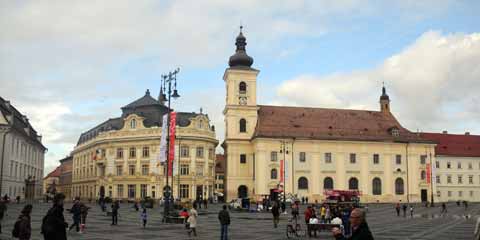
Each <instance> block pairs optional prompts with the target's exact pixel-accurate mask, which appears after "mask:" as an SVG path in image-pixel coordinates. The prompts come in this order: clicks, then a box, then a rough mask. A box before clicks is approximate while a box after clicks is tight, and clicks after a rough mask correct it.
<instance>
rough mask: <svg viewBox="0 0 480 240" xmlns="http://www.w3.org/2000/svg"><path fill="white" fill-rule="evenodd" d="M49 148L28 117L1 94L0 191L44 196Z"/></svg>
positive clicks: (26, 196) (11, 194) (12, 196)
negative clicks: (45, 163) (44, 169)
mask: <svg viewBox="0 0 480 240" xmlns="http://www.w3.org/2000/svg"><path fill="white" fill-rule="evenodd" d="M46 151H47V148H46V147H45V146H43V144H42V136H41V135H39V134H38V133H37V131H35V129H34V128H33V127H32V125H31V124H30V122H29V120H28V117H27V116H25V115H23V114H22V113H21V112H20V111H19V110H17V109H16V108H15V107H14V106H13V105H12V104H11V103H10V101H7V100H5V99H3V98H2V97H0V193H1V195H2V196H5V195H7V196H9V197H10V198H12V199H14V198H15V197H17V196H20V198H22V199H24V198H26V199H38V198H41V197H42V188H43V184H42V179H43V164H44V158H45V152H46Z"/></svg>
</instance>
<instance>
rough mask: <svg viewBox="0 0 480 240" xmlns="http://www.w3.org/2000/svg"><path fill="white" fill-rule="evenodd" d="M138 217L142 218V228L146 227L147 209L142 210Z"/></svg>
mask: <svg viewBox="0 0 480 240" xmlns="http://www.w3.org/2000/svg"><path fill="white" fill-rule="evenodd" d="M140 217H141V218H142V222H143V228H145V226H146V225H147V209H146V208H143V211H142V214H141V215H140Z"/></svg>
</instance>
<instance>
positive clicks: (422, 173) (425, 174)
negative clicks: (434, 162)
mask: <svg viewBox="0 0 480 240" xmlns="http://www.w3.org/2000/svg"><path fill="white" fill-rule="evenodd" d="M426 176H427V173H425V170H422V172H421V173H420V178H421V179H422V180H425V177H426Z"/></svg>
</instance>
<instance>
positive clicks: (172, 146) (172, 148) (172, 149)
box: [168, 112, 177, 176]
mask: <svg viewBox="0 0 480 240" xmlns="http://www.w3.org/2000/svg"><path fill="white" fill-rule="evenodd" d="M176 122H177V113H176V112H171V113H170V136H169V137H170V141H169V145H170V149H168V155H169V156H168V170H169V171H168V176H172V172H173V169H172V167H173V160H174V159H175V127H176Z"/></svg>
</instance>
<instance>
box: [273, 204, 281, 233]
mask: <svg viewBox="0 0 480 240" xmlns="http://www.w3.org/2000/svg"><path fill="white" fill-rule="evenodd" d="M272 216H273V227H274V228H277V226H278V222H279V221H280V208H279V207H278V202H273V206H272Z"/></svg>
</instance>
